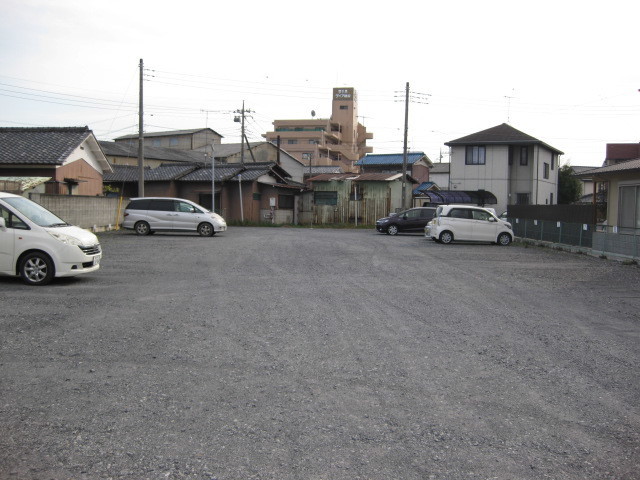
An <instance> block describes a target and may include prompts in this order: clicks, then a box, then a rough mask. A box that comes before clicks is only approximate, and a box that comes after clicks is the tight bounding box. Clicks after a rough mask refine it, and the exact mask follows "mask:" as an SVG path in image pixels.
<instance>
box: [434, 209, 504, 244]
mask: <svg viewBox="0 0 640 480" xmlns="http://www.w3.org/2000/svg"><path fill="white" fill-rule="evenodd" d="M424 236H425V237H426V238H431V239H433V240H435V241H436V242H440V243H445V244H449V243H451V242H453V241H454V240H461V241H474V242H491V243H497V244H498V245H503V246H506V245H509V244H510V243H511V242H512V241H513V230H512V228H511V224H510V223H509V222H505V221H504V220H500V219H499V218H498V217H496V216H495V214H493V213H492V212H491V211H489V210H488V209H486V208H482V207H475V206H472V205H441V206H439V207H438V208H437V210H436V217H435V218H434V219H433V220H432V221H431V222H429V224H428V225H427V226H426V227H425V228H424Z"/></svg>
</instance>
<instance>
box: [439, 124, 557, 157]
mask: <svg viewBox="0 0 640 480" xmlns="http://www.w3.org/2000/svg"><path fill="white" fill-rule="evenodd" d="M490 144H493V145H508V144H537V145H544V146H545V147H547V148H548V149H549V150H551V151H553V152H555V153H558V154H560V155H562V154H563V152H561V151H560V150H558V149H557V148H554V147H552V146H551V145H548V144H546V143H544V142H543V141H541V140H538V139H537V138H535V137H532V136H531V135H527V134H526V133H524V132H521V131H520V130H517V129H515V128H513V127H512V126H511V125H507V124H506V123H503V124H501V125H498V126H495V127H492V128H488V129H486V130H482V131H480V132H476V133H472V134H471V135H467V136H466V137H460V138H458V139H456V140H451V141H450V142H446V143H445V145H447V146H452V145H490Z"/></svg>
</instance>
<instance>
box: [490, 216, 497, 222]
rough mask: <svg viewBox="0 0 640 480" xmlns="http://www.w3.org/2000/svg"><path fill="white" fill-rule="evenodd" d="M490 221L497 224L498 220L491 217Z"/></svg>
mask: <svg viewBox="0 0 640 480" xmlns="http://www.w3.org/2000/svg"><path fill="white" fill-rule="evenodd" d="M489 221H490V222H496V221H497V220H496V219H495V218H493V217H489Z"/></svg>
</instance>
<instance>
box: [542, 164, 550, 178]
mask: <svg viewBox="0 0 640 480" xmlns="http://www.w3.org/2000/svg"><path fill="white" fill-rule="evenodd" d="M543 176H544V178H549V164H548V163H547V162H544V173H543Z"/></svg>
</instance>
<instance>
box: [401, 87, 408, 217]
mask: <svg viewBox="0 0 640 480" xmlns="http://www.w3.org/2000/svg"><path fill="white" fill-rule="evenodd" d="M408 134H409V82H407V86H406V88H405V99H404V147H403V150H402V208H403V209H406V208H408V207H407V163H408V162H407V136H408Z"/></svg>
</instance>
